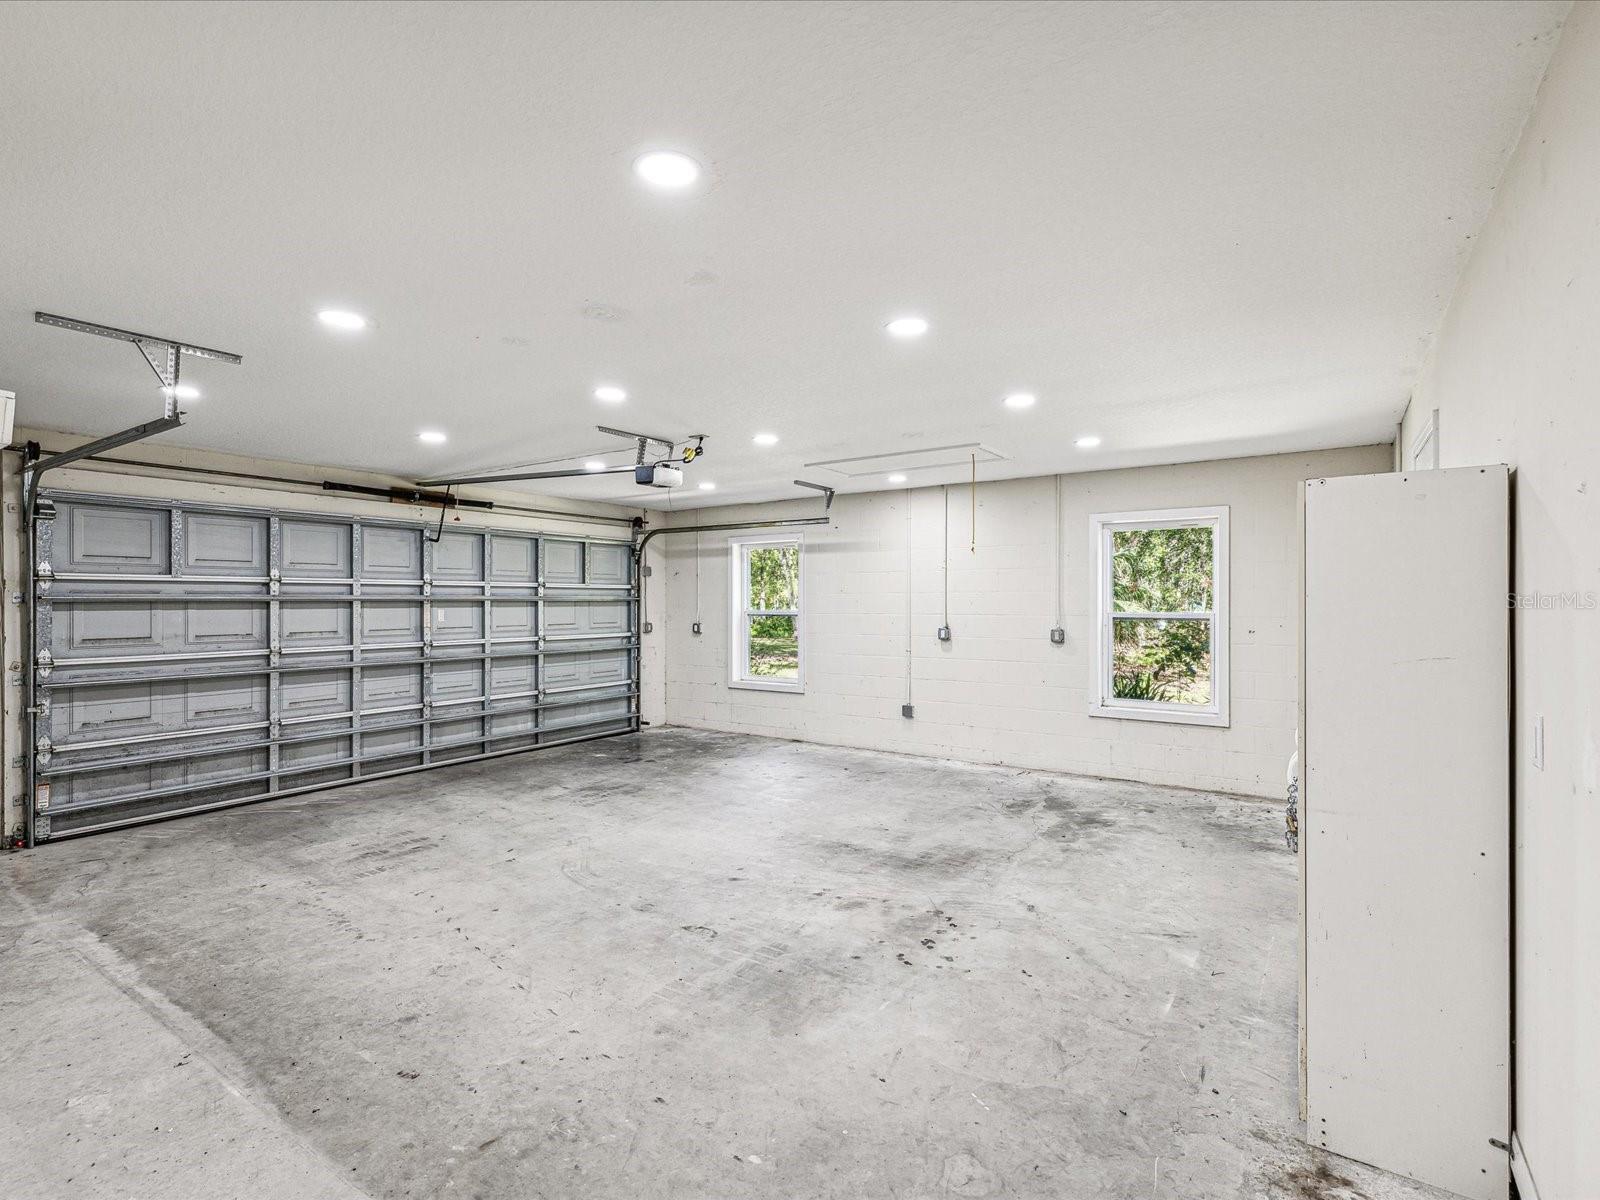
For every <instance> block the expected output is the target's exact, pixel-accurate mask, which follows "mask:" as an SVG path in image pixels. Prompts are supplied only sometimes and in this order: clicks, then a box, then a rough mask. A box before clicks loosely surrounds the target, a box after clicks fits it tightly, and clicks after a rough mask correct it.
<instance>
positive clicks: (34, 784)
mask: <svg viewBox="0 0 1600 1200" xmlns="http://www.w3.org/2000/svg"><path fill="white" fill-rule="evenodd" d="M33 319H34V321H36V322H37V323H38V324H40V325H50V326H53V327H55V328H57V329H70V330H72V331H73V332H75V333H88V334H92V335H94V336H95V337H103V338H111V339H112V340H113V341H119V342H132V343H133V344H134V345H135V346H136V347H138V350H139V354H140V355H141V356H142V357H143V358H144V360H145V362H146V363H147V364H148V365H149V367H150V369H151V370H152V371H154V372H155V374H156V378H157V379H159V380H160V381H161V387H162V392H163V397H162V400H163V403H162V411H161V416H160V417H158V418H156V419H155V420H153V421H145V422H143V423H142V424H139V425H134V426H131V427H129V428H127V429H124V430H121V431H120V432H118V433H112V434H107V435H106V436H105V437H103V438H97V439H95V440H94V441H92V442H86V443H84V444H83V445H81V446H74V447H73V448H71V449H70V450H62V451H59V452H58V453H55V454H51V455H48V456H45V457H40V454H39V445H38V443H37V442H30V443H28V446H27V451H26V455H25V458H24V461H23V468H22V479H23V485H22V527H23V530H24V531H25V535H24V538H23V541H24V543H25V545H26V547H27V554H28V558H29V564H28V565H29V569H30V571H31V573H32V576H33V579H34V581H35V585H34V587H31V588H29V589H28V593H27V613H26V617H27V631H28V633H27V636H28V637H29V638H30V639H37V638H38V636H39V630H38V626H37V624H36V620H35V608H36V603H37V601H38V600H39V599H40V598H41V597H47V596H48V594H49V589H50V583H51V580H52V579H53V578H54V574H53V572H52V571H51V569H50V562H49V559H48V558H45V557H43V556H42V555H40V554H39V553H38V549H39V538H38V537H36V534H35V526H36V522H38V521H48V520H50V519H51V518H53V517H54V516H55V508H54V506H52V505H51V504H50V503H49V501H48V500H44V501H41V500H40V499H39V484H40V481H41V480H42V479H43V477H44V475H45V473H46V472H48V471H53V470H56V469H57V468H59V467H65V466H69V465H71V464H72V463H75V462H79V461H81V460H83V459H86V458H92V457H94V456H95V455H97V454H104V453H105V452H106V451H108V450H115V449H117V448H118V447H119V446H126V445H128V444H129V443H131V442H141V441H143V440H144V439H145V438H149V437H154V436H155V435H156V434H158V433H166V432H167V431H168V430H169V429H176V428H177V427H178V426H180V425H182V424H183V413H182V412H181V411H180V410H179V408H178V380H179V377H180V374H181V370H182V362H183V357H184V355H189V356H190V357H193V358H208V359H213V360H215V361H217V362H226V363H241V362H243V361H244V359H243V358H242V357H241V356H240V355H237V354H232V353H230V352H228V351H226V350H213V349H212V348H211V347H209V346H196V345H194V344H192V343H190V342H180V341H178V340H176V339H175V338H166V337H157V336H155V335H154V334H148V333H135V332H134V331H133V330H131V329H118V328H116V327H115V326H112V325H101V324H99V323H97V322H94V321H82V320H79V319H77V318H76V317H63V316H58V315H56V314H55V313H47V312H35V313H34V314H33ZM49 674H50V668H49V666H48V652H47V651H41V653H40V658H39V660H38V661H36V662H35V663H34V665H33V669H32V670H31V671H30V672H29V674H28V680H27V698H28V703H27V705H26V708H27V714H28V737H29V738H30V739H32V738H34V737H35V735H36V734H37V732H38V725H39V714H38V711H37V710H38V707H39V702H40V696H39V687H38V684H39V682H40V681H41V680H42V679H48V678H49ZM38 761H39V760H38V759H37V758H35V759H34V760H31V761H30V762H29V763H28V765H27V769H26V779H25V781H24V785H23V791H22V838H21V840H22V844H23V845H24V846H25V847H28V848H30V849H31V848H32V847H33V846H34V845H35V843H36V841H37V839H39V838H47V837H49V836H50V835H49V820H48V818H47V817H45V816H44V815H43V814H42V813H41V812H40V811H39V810H40V808H41V805H40V804H39V795H40V789H41V786H42V787H44V788H46V789H47V788H48V784H44V785H41V784H40V781H39V779H38V778H37V771H36V770H35V766H36V764H37V763H38ZM43 794H45V795H48V791H45V792H44V793H43Z"/></svg>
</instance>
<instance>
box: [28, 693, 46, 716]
mask: <svg viewBox="0 0 1600 1200" xmlns="http://www.w3.org/2000/svg"><path fill="white" fill-rule="evenodd" d="M24 711H25V712H30V713H32V714H33V715H34V716H36V717H48V716H49V715H50V697H49V696H42V697H40V699H39V703H37V704H30V705H28V707H27V708H26V709H25V710H24Z"/></svg>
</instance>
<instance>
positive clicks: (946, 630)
mask: <svg viewBox="0 0 1600 1200" xmlns="http://www.w3.org/2000/svg"><path fill="white" fill-rule="evenodd" d="M939 640H940V641H941V642H948V641H949V640H950V626H948V625H941V626H939Z"/></svg>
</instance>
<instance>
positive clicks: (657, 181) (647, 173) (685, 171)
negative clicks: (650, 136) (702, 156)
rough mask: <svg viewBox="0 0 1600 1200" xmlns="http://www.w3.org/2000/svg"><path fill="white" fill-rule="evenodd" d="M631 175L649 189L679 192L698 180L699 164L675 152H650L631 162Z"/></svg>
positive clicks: (685, 155)
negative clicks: (647, 185)
mask: <svg viewBox="0 0 1600 1200" xmlns="http://www.w3.org/2000/svg"><path fill="white" fill-rule="evenodd" d="M633 173H634V174H635V175H637V176H638V177H639V178H640V179H642V180H644V181H645V182H646V183H648V184H649V185H650V186H651V187H654V188H662V189H664V190H666V191H681V190H682V189H683V188H686V187H688V186H689V185H690V184H691V183H693V182H694V181H695V180H696V179H699V178H700V164H699V163H697V162H695V160H694V159H692V158H690V157H689V156H688V155H687V154H679V153H678V152H677V151H675V150H652V151H651V152H650V153H649V154H641V155H640V156H639V157H638V158H636V159H634V160H633Z"/></svg>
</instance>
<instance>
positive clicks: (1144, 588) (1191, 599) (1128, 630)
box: [1111, 526, 1214, 704]
mask: <svg viewBox="0 0 1600 1200" xmlns="http://www.w3.org/2000/svg"><path fill="white" fill-rule="evenodd" d="M1212 538H1213V531H1212V529H1211V527H1210V526H1184V527H1178V528H1171V529H1123V530H1114V531H1113V532H1112V535H1111V598H1112V608H1113V619H1112V622H1111V628H1112V659H1111V683H1112V695H1113V696H1115V697H1117V698H1118V699H1122V700H1148V701H1157V702H1163V703H1169V704H1208V703H1210V701H1211V622H1210V620H1203V619H1187V620H1173V619H1166V620H1161V619H1150V618H1120V619H1118V618H1117V617H1116V616H1115V613H1123V612H1150V613H1193V612H1208V611H1210V609H1211V606H1212V604H1213V599H1212V597H1213V594H1214V592H1213V586H1214V580H1213V572H1214V556H1213V544H1212Z"/></svg>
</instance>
